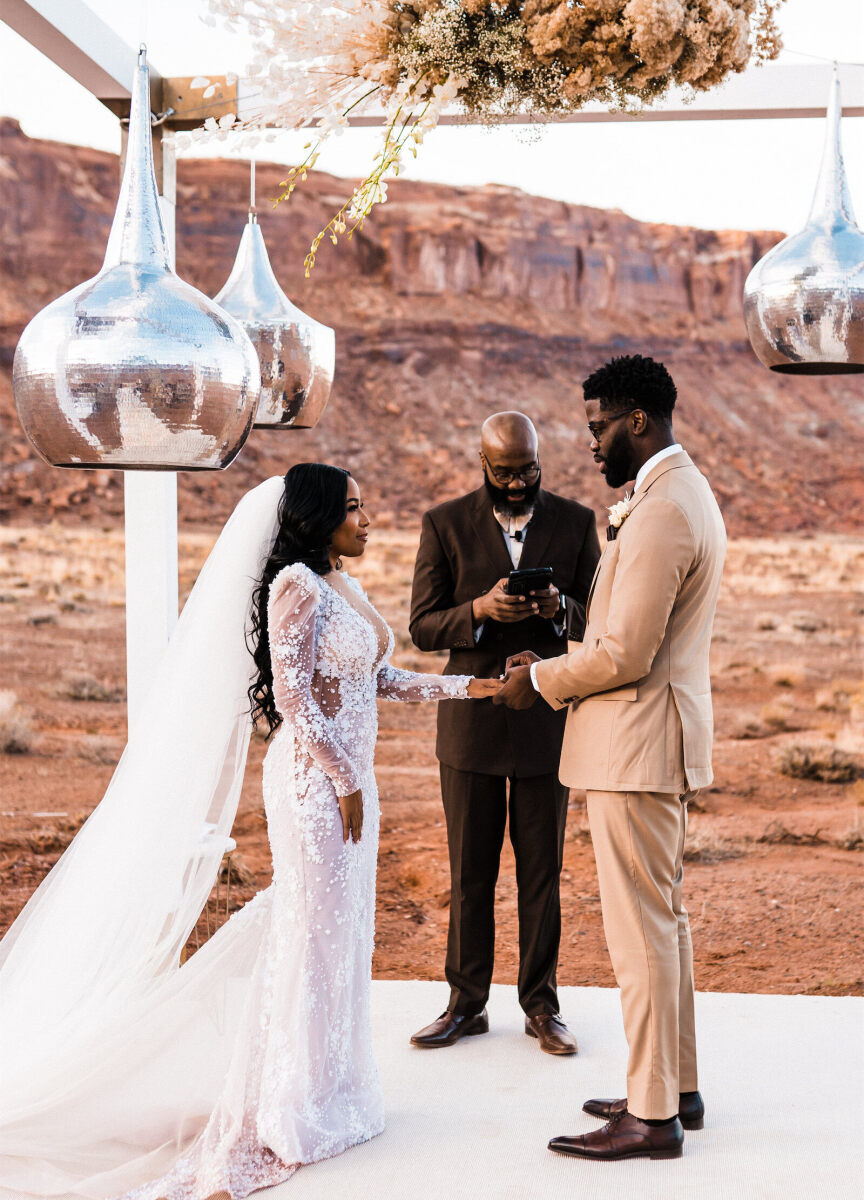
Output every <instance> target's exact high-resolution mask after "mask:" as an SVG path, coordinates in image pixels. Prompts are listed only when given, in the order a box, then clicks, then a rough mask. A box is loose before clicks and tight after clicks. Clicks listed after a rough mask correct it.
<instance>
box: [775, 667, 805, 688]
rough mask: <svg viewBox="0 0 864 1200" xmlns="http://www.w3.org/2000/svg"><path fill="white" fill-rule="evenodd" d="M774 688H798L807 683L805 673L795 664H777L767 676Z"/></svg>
mask: <svg viewBox="0 0 864 1200" xmlns="http://www.w3.org/2000/svg"><path fill="white" fill-rule="evenodd" d="M768 678H769V679H770V680H771V682H772V683H773V684H774V686H775V687H782V688H800V687H803V686H804V684H805V683H806V682H807V672H806V671H804V670H802V669H801V667H799V666H798V664H797V663H778V664H777V666H775V667H772V668H771V672H770V674H769V676H768Z"/></svg>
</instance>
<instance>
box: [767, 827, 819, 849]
mask: <svg viewBox="0 0 864 1200" xmlns="http://www.w3.org/2000/svg"><path fill="white" fill-rule="evenodd" d="M756 841H757V842H761V843H763V844H764V845H767V846H825V845H827V844H828V838H824V837H823V836H822V830H821V829H814V830H813V831H812V832H809V833H795V832H794V831H793V830H791V829H787V828H786V826H785V825H784V824H783V822H782V821H772V822H771V824H770V825H769V826H768V827H767V828H766V830H765V832H764V833H763V834H761V835H760V836H759V837H758V838H757V839H756Z"/></svg>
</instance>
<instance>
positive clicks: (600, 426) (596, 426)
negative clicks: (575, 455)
mask: <svg viewBox="0 0 864 1200" xmlns="http://www.w3.org/2000/svg"><path fill="white" fill-rule="evenodd" d="M639 411H641V410H640V409H639V408H638V407H637V408H625V409H624V411H623V412H620V413H615V415H614V416H613V417H605V418H604V419H603V420H602V421H589V422H588V432H589V433H590V434H591V436H592V438H593V439H594V441H595V442H596V441H598V440H599V438H600V435H601V434H602V433H603V431H604V429H605V428H606V426H607V425H611V424H612V422H613V421H618V420H620V418H621V417H629V416H630V414H631V413H634V412H639Z"/></svg>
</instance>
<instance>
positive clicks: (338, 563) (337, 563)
mask: <svg viewBox="0 0 864 1200" xmlns="http://www.w3.org/2000/svg"><path fill="white" fill-rule="evenodd" d="M333 569H334V570H335V571H341V570H342V559H341V558H337V559H336V561H335V563H334V564H333Z"/></svg>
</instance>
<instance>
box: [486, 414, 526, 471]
mask: <svg viewBox="0 0 864 1200" xmlns="http://www.w3.org/2000/svg"><path fill="white" fill-rule="evenodd" d="M538 444H539V443H538V439H537V430H536V429H535V428H534V422H533V421H532V420H531V418H530V417H526V416H525V414H524V413H520V412H500V413H493V414H492V416H491V417H487V418H486V420H485V421H484V422H483V426H482V428H481V430H480V448H481V450H482V452H483V454H484V455H485V456H486V458H487V460H490V461H491V460H496V459H497V458H498V457H499V456H500V455H501V454H502V453H503V454H504V455H506V456H507V457H510V456H511V455H514V456H515V457H517V458H518V457H520V456H521V457H524V458H525V460H526V462H527V461H528V460H530V459H536V457H537V449H538Z"/></svg>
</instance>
